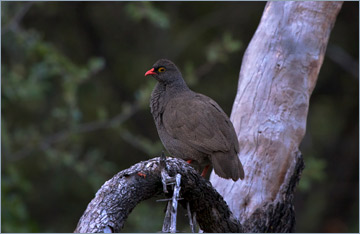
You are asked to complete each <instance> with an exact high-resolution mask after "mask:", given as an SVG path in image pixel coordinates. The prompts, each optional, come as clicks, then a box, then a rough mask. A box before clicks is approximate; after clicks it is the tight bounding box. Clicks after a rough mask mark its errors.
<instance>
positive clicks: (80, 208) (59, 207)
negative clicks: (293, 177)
mask: <svg viewBox="0 0 360 234" xmlns="http://www.w3.org/2000/svg"><path fill="white" fill-rule="evenodd" d="M264 6H265V3H264V2H172V3H169V2H107V3H105V2H104V3H103V2H1V13H2V16H1V17H2V18H1V20H2V22H1V26H2V31H1V41H2V44H1V56H2V60H1V61H2V63H1V68H2V69H1V75H2V83H1V84H2V86H1V94H2V95H1V107H2V108H1V111H2V118H1V120H2V121H1V136H2V137H1V144H2V147H1V155H2V157H1V160H2V161H1V162H2V163H1V165H2V167H1V169H2V178H1V182H2V183H1V191H2V194H1V195H2V196H1V204H2V211H1V221H2V222H1V223H2V225H1V231H2V232H72V231H73V230H74V229H75V227H76V224H77V222H78V220H79V218H80V216H81V215H82V213H83V212H84V210H85V209H86V206H87V204H88V203H89V202H90V200H91V199H92V198H93V197H94V195H95V192H96V191H97V190H98V189H99V187H100V186H101V185H102V184H103V183H104V182H105V181H106V180H108V179H110V178H111V177H112V176H113V175H114V174H115V173H117V172H119V171H121V170H123V169H125V168H128V167H129V166H131V165H133V164H135V163H137V162H139V161H142V160H147V159H149V158H152V157H155V156H158V155H159V154H160V152H161V150H162V149H163V147H162V144H161V142H160V141H159V138H158V135H157V132H156V128H155V125H154V123H153V119H152V116H151V114H150V109H149V95H150V93H151V90H152V89H153V87H154V85H155V81H154V80H153V79H151V78H148V77H144V73H145V71H147V70H148V69H149V68H151V66H152V64H153V63H154V62H155V61H156V60H157V59H159V58H162V57H166V58H169V59H171V60H173V61H174V62H175V63H176V64H177V65H178V66H179V67H180V68H181V70H182V72H183V75H184V77H185V79H186V81H187V83H188V84H189V86H190V87H191V88H192V89H193V90H195V91H197V92H200V93H204V94H206V95H208V96H210V97H212V98H213V99H214V100H216V101H217V102H218V103H219V104H220V106H222V107H223V109H224V110H225V112H226V113H228V114H229V115H230V113H231V108H232V104H233V100H234V97H235V94H236V89H237V82H238V80H237V79H238V73H239V69H240V65H241V61H242V56H243V54H244V51H245V49H246V46H247V45H248V43H249V41H250V40H251V38H252V36H253V34H254V32H255V30H256V28H257V25H258V23H259V20H260V17H261V15H262V11H263V9H264ZM358 12H359V8H358V3H357V2H345V3H344V5H343V9H342V10H341V12H340V14H339V16H338V20H337V22H336V24H335V27H334V29H333V32H332V34H331V38H330V42H329V47H328V50H327V54H326V58H325V61H324V65H323V67H322V69H321V72H320V76H319V80H318V83H317V86H316V88H315V90H314V93H313V95H312V98H311V103H310V110H309V116H308V123H307V124H308V126H307V133H306V136H305V138H304V140H303V143H302V145H301V150H302V152H303V154H304V158H305V163H306V168H305V170H304V173H303V176H302V179H301V181H300V184H299V186H298V189H297V193H296V196H295V209H296V214H297V229H296V231H297V232H358V231H359V222H358V221H359V213H358V212H359V184H358V182H359V159H358V153H359V151H358V150H359V136H358V133H359V125H358V123H359V122H358V120H359V109H358V108H359V90H358V87H359V76H358V73H359V71H358V51H359V43H358V42H359V38H358V35H359V32H358V28H359V23H358V22H359V19H358V14H359V13H358ZM164 207H165V204H163V203H160V204H159V203H156V201H155V199H152V200H149V201H146V202H143V203H141V204H140V205H139V206H138V207H137V208H136V209H135V210H134V211H133V213H132V214H131V215H130V217H129V219H128V221H127V223H126V224H125V229H124V232H158V231H160V230H161V226H162V221H163V217H164ZM179 219H180V220H179V222H180V226H179V227H178V229H179V230H180V231H190V229H189V228H188V225H186V218H185V214H182V215H179Z"/></svg>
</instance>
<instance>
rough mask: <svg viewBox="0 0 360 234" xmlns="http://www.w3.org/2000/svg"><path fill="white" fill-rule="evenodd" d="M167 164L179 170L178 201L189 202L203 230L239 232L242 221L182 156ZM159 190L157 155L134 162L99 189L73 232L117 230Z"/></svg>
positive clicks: (169, 168)
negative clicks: (142, 203) (137, 208)
mask: <svg viewBox="0 0 360 234" xmlns="http://www.w3.org/2000/svg"><path fill="white" fill-rule="evenodd" d="M166 167H167V172H168V174H169V175H170V176H174V175H176V174H177V173H180V174H181V190H180V197H181V198H183V200H179V203H180V204H181V205H182V206H184V207H185V208H186V202H188V203H189V205H190V210H191V212H196V220H197V222H198V224H199V226H200V228H201V229H202V230H204V231H205V232H242V228H241V225H240V224H239V222H238V221H237V220H236V219H235V218H234V217H233V215H232V213H231V212H230V210H229V208H228V206H227V204H226V203H225V201H224V200H223V198H222V197H221V196H220V195H219V194H218V193H217V191H216V190H215V189H214V188H213V187H212V186H211V184H210V182H209V181H207V180H205V179H204V178H202V177H201V176H200V175H199V173H198V172H196V171H195V170H194V169H193V168H192V167H191V166H189V165H188V164H187V163H186V162H185V161H183V160H181V159H175V158H168V159H167V160H166ZM139 173H140V174H139ZM168 189H169V188H168ZM169 191H170V190H169ZM161 194H164V193H163V185H162V182H161V166H160V160H159V158H154V159H151V160H148V161H144V162H140V163H137V164H135V165H134V166H132V167H130V168H128V169H126V170H124V171H121V172H119V173H118V174H116V175H115V176H114V177H113V178H112V179H110V180H108V181H107V182H106V183H105V184H104V185H103V186H102V187H101V188H100V189H99V191H98V192H97V193H96V195H95V198H94V199H93V200H92V201H91V202H90V203H89V205H88V207H87V209H86V211H85V212H84V214H83V216H82V217H81V218H80V220H79V223H78V225H77V227H76V229H75V231H74V232H78V233H90V232H91V233H93V232H119V231H120V230H121V229H122V227H123V226H124V223H125V221H126V218H127V216H128V215H129V213H130V212H131V211H132V209H133V208H135V206H136V205H137V204H138V203H139V202H141V201H142V200H145V199H148V198H150V197H153V196H157V195H161ZM168 194H170V195H171V194H172V193H171V192H169V193H168ZM165 195H166V194H165ZM164 205H165V203H164ZM149 215H150V214H149Z"/></svg>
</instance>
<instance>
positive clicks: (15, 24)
mask: <svg viewBox="0 0 360 234" xmlns="http://www.w3.org/2000/svg"><path fill="white" fill-rule="evenodd" d="M33 4H34V2H27V3H25V4H24V5H23V7H21V8H20V10H19V11H18V12H16V14H15V16H14V17H13V18H12V19H11V20H10V22H9V23H8V24H6V25H5V26H4V27H3V30H2V31H1V35H4V34H6V33H7V32H9V31H10V30H12V31H16V30H17V29H18V28H19V23H20V21H21V20H22V19H23V18H24V16H25V14H26V13H27V12H28V11H29V9H30V7H31V6H32V5H33Z"/></svg>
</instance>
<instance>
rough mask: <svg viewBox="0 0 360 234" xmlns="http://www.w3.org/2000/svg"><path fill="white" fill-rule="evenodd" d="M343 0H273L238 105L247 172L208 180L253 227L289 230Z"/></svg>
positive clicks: (246, 64) (249, 55) (245, 67)
mask: <svg viewBox="0 0 360 234" xmlns="http://www.w3.org/2000/svg"><path fill="white" fill-rule="evenodd" d="M341 5H342V2H269V3H268V4H267V5H266V7H265V10H264V14H263V16H262V19H261V22H260V25H259V27H258V29H257V31H256V33H255V35H254V37H253V38H252V40H251V42H250V44H249V46H248V48H247V50H246V53H245V55H244V58H243V62H242V66H241V71H240V75H239V84H238V91H237V95H236V98H235V102H234V105H233V109H232V114H231V118H230V119H231V121H232V122H233V124H234V127H235V130H236V133H237V136H238V140H239V143H240V153H239V156H240V159H241V162H242V163H243V165H244V170H245V180H243V181H237V182H236V183H234V182H233V181H231V180H224V179H222V178H220V177H218V176H217V175H216V174H214V173H212V175H211V178H210V181H211V182H212V184H213V185H214V187H215V188H216V189H217V190H218V191H219V193H220V194H221V195H222V196H223V197H224V199H225V200H226V202H227V204H228V205H229V207H230V209H231V210H232V212H233V213H234V215H235V216H236V217H237V218H238V219H239V221H240V223H241V224H243V226H244V229H245V230H246V231H248V232H291V231H293V230H294V224H295V217H294V208H293V194H294V189H295V186H296V183H297V182H298V180H299V178H300V175H301V171H302V168H303V159H302V156H301V154H300V152H299V150H298V147H299V145H300V142H301V140H302V138H303V136H304V134H305V129H306V117H307V113H308V107H309V99H310V95H311V93H312V91H313V89H314V87H315V84H316V80H317V77H318V74H319V71H320V67H321V65H322V63H323V59H324V54H325V50H326V46H327V43H328V39H329V36H330V32H331V30H332V27H333V25H334V23H335V20H336V16H337V14H338V12H339V10H340V8H341Z"/></svg>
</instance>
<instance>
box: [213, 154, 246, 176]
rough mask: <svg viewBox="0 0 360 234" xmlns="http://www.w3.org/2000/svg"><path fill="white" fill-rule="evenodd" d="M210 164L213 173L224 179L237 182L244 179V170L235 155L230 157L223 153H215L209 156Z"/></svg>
mask: <svg viewBox="0 0 360 234" xmlns="http://www.w3.org/2000/svg"><path fill="white" fill-rule="evenodd" d="M211 162H212V165H213V167H214V170H215V173H216V174H217V175H218V176H220V177H222V178H225V179H230V178H231V179H232V180H233V181H237V180H238V179H239V178H240V179H244V177H245V173H244V168H243V166H242V164H241V162H240V160H239V157H238V156H237V155H236V154H233V155H230V154H227V155H226V154H225V153H223V152H216V153H214V154H213V155H211Z"/></svg>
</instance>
